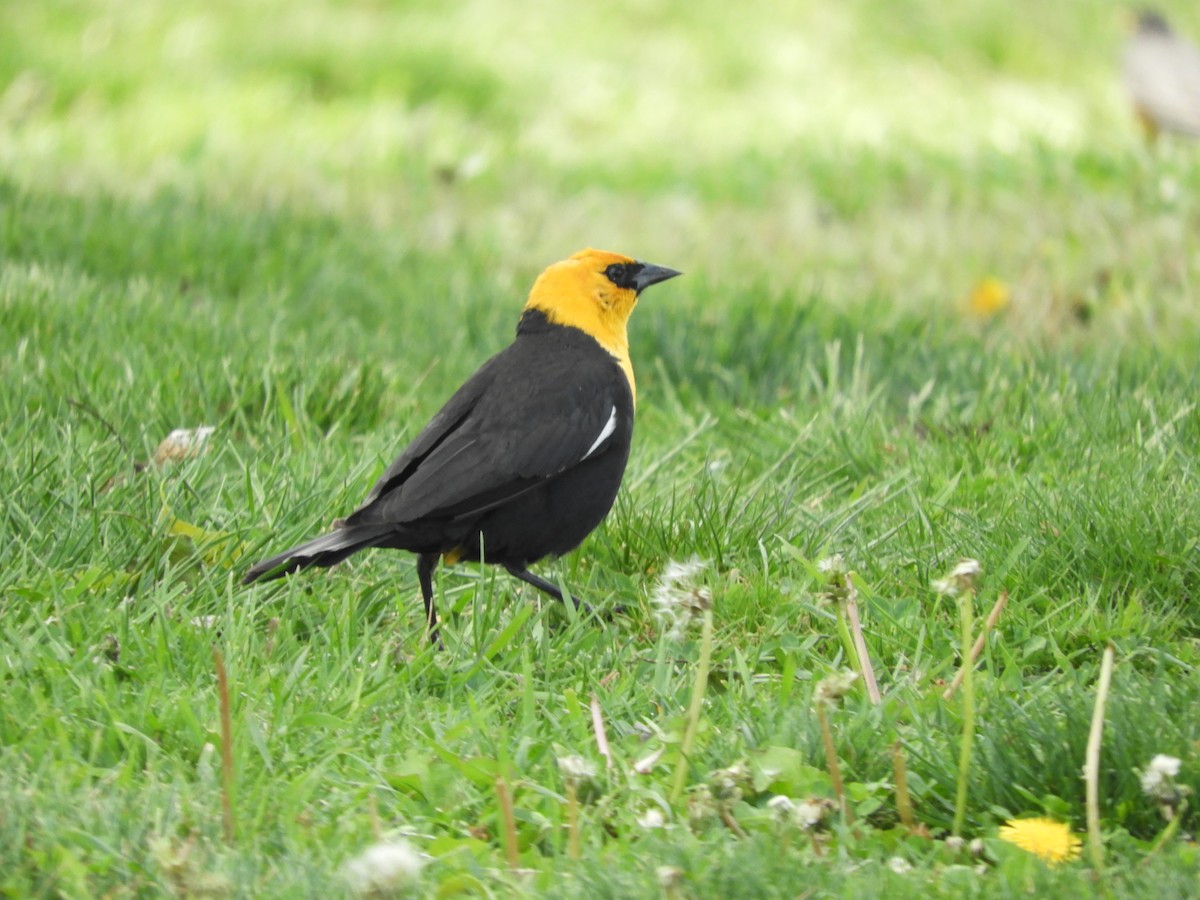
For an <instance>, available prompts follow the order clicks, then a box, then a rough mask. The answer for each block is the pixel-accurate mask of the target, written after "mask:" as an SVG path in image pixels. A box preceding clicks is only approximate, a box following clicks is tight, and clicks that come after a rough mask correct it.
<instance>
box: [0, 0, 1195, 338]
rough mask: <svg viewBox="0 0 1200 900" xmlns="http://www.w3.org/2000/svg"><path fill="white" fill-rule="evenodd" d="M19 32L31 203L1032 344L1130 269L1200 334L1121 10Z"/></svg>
mask: <svg viewBox="0 0 1200 900" xmlns="http://www.w3.org/2000/svg"><path fill="white" fill-rule="evenodd" d="M1174 6H1175V7H1176V8H1168V10H1167V11H1168V12H1169V13H1170V14H1172V16H1173V19H1174V20H1175V21H1176V23H1177V25H1178V26H1179V27H1180V29H1181V31H1183V32H1185V33H1186V32H1188V31H1189V27H1190V26H1192V27H1196V28H1197V29H1198V30H1200V21H1197V20H1198V19H1200V16H1198V15H1197V14H1196V13H1195V12H1194V11H1193V10H1191V9H1190V7H1185V6H1184V5H1183V4H1175V5H1174ZM3 17H4V22H5V27H4V28H3V30H2V31H0V85H3V90H2V96H0V170H2V171H3V173H4V176H5V177H6V178H7V179H9V180H10V182H12V183H14V184H17V185H21V186H23V187H24V188H28V189H32V190H34V191H41V192H48V193H67V194H76V193H79V194H88V193H96V192H109V193H112V194H114V195H116V196H117V197H119V198H130V199H134V200H138V199H142V200H144V199H147V198H150V197H153V196H160V195H162V194H163V193H164V192H167V193H171V194H172V195H176V196H182V197H187V198H194V199H202V200H203V201H204V202H205V203H207V204H211V205H215V206H217V207H219V208H222V209H228V210H230V211H231V212H232V213H233V214H235V215H236V214H237V213H238V212H239V211H242V210H256V211H257V210H262V209H264V208H267V209H271V208H279V207H286V208H287V209H288V210H289V211H290V212H292V213H296V212H311V213H312V214H314V215H316V216H332V217H335V218H337V219H339V220H342V221H349V222H352V223H358V224H361V225H363V226H365V227H367V228H370V229H373V230H376V231H378V233H380V234H383V235H386V240H387V245H388V252H389V253H390V254H392V255H394V256H396V257H400V256H402V255H404V254H412V253H415V254H423V253H434V254H441V253H445V252H453V251H454V249H455V248H456V247H457V248H462V247H463V246H469V247H471V248H472V250H473V252H480V253H486V254H488V256H489V258H490V260H491V263H492V267H493V268H494V270H495V275H496V277H497V278H498V279H499V280H500V283H502V284H505V285H506V286H508V285H511V288H512V289H513V290H521V291H523V290H524V285H525V284H527V283H528V279H529V277H530V276H531V275H532V274H533V273H535V272H536V271H538V270H540V268H541V267H543V266H544V265H545V264H546V263H548V262H550V261H552V260H554V259H558V258H561V257H562V256H565V255H566V254H567V253H569V252H571V251H573V250H575V249H577V248H579V247H582V246H588V245H592V246H599V247H605V248H610V249H617V250H620V251H622V252H627V253H630V254H633V255H636V256H640V257H644V258H647V259H652V260H662V261H664V262H666V263H670V264H671V265H674V266H677V267H679V268H682V269H685V270H688V271H689V272H691V273H693V274H694V275H696V276H698V277H700V278H702V279H705V280H707V281H709V282H712V281H715V282H716V284H717V286H718V288H726V289H729V290H736V289H737V286H738V285H745V284H747V283H748V282H751V281H752V282H754V283H755V284H757V285H758V286H759V287H764V286H765V287H771V286H774V287H775V288H776V289H780V288H781V287H794V286H796V285H797V283H800V284H802V286H803V288H804V289H805V290H808V291H812V290H814V289H815V288H816V287H817V286H818V285H819V292H820V293H821V295H822V297H823V299H824V300H825V301H826V302H830V303H833V304H848V303H854V302H856V301H861V300H862V299H864V298H867V297H871V296H874V297H884V298H886V300H887V301H888V302H889V303H894V304H901V305H904V304H916V305H917V307H918V308H919V309H921V310H925V309H933V310H939V309H946V308H952V307H953V306H954V305H955V304H958V303H960V302H961V300H962V297H963V296H964V294H965V293H966V292H968V291H969V290H970V288H971V286H972V285H973V284H975V283H976V282H977V280H978V279H979V278H981V277H983V276H985V275H987V274H989V273H994V274H997V275H999V276H1000V277H1001V278H1003V279H1004V280H1005V282H1006V283H1008V284H1009V285H1011V286H1012V287H1013V288H1014V304H1015V307H1016V309H1017V310H1018V313H1019V314H1018V315H1015V316H1014V317H1013V319H1014V323H1013V324H1014V326H1016V327H1017V329H1018V330H1033V331H1035V332H1038V333H1041V332H1045V331H1050V332H1054V333H1057V332H1060V331H1061V330H1062V329H1063V327H1064V324H1063V323H1064V322H1069V320H1070V319H1071V317H1072V315H1073V314H1075V313H1077V312H1078V308H1079V307H1080V305H1081V304H1083V305H1089V304H1092V302H1093V301H1094V300H1096V299H1097V298H1096V297H1095V296H1094V295H1096V294H1097V293H1098V292H1101V293H1102V292H1104V291H1107V290H1109V289H1110V288H1111V287H1113V286H1114V285H1115V287H1116V288H1118V289H1119V288H1121V278H1122V274H1123V272H1124V271H1125V270H1126V269H1128V268H1130V267H1132V266H1133V265H1135V263H1136V264H1137V265H1140V266H1141V267H1142V270H1143V272H1142V274H1143V275H1145V274H1146V271H1145V270H1146V269H1147V267H1150V268H1161V269H1162V272H1161V273H1160V274H1161V277H1154V275H1155V273H1154V272H1151V273H1150V274H1151V276H1152V277H1151V278H1150V281H1151V283H1152V284H1153V285H1155V287H1156V294H1159V295H1160V299H1161V300H1162V303H1163V305H1164V306H1165V308H1167V309H1170V310H1171V312H1170V314H1169V318H1170V319H1172V320H1177V319H1179V318H1181V317H1182V318H1186V319H1188V320H1189V321H1190V319H1191V315H1190V311H1189V310H1188V309H1187V308H1186V307H1180V306H1179V305H1178V304H1174V303H1173V302H1172V300H1173V299H1178V297H1177V295H1178V293H1179V284H1178V282H1179V277H1180V270H1181V267H1183V268H1188V267H1190V265H1191V264H1190V263H1188V262H1187V261H1186V259H1185V257H1186V255H1187V251H1186V248H1185V247H1184V246H1183V243H1182V241H1183V238H1184V232H1183V231H1182V230H1181V229H1180V228H1179V227H1178V222H1179V221H1180V215H1181V213H1182V215H1183V218H1184V219H1185V220H1186V219H1187V217H1188V216H1190V215H1192V208H1191V205H1190V204H1191V199H1190V197H1188V196H1181V195H1180V194H1181V192H1180V191H1179V190H1178V184H1179V183H1180V182H1186V180H1187V177H1188V173H1189V172H1190V171H1191V169H1190V163H1189V162H1187V161H1186V159H1185V160H1183V161H1180V160H1179V159H1178V158H1176V157H1178V155H1179V154H1178V152H1177V150H1176V149H1175V148H1174V144H1172V145H1171V147H1170V148H1169V149H1168V151H1167V152H1166V154H1165V155H1166V157H1167V159H1166V162H1164V161H1163V160H1162V159H1158V160H1157V161H1151V162H1147V153H1146V150H1145V146H1144V142H1143V140H1142V137H1141V135H1140V134H1139V132H1138V130H1137V128H1136V125H1135V122H1134V120H1133V116H1132V115H1131V111H1130V109H1129V106H1128V104H1127V102H1126V98H1125V96H1124V94H1123V91H1122V88H1121V85H1120V81H1119V54H1120V47H1121V42H1122V40H1123V39H1124V38H1125V35H1126V33H1127V29H1128V25H1129V12H1128V10H1127V9H1125V8H1124V7H1121V6H1116V5H1113V4H1109V3H1102V2H1084V0H1075V2H1070V3H1059V4H1045V3H1040V2H1021V3H998V2H968V3H959V4H951V5H947V4H944V3H939V2H910V3H900V4H896V3H886V2H869V0H856V2H847V3H811V2H802V3H794V4H787V5H779V4H770V3H757V4H753V3H752V4H742V5H737V6H736V7H735V6H733V5H730V4H725V3H715V2H699V3H679V2H669V0H663V2H650V0H647V2H634V3H620V4H604V5H603V6H594V7H593V6H588V5H580V4H574V3H566V2H538V3H527V4H504V3H482V2H480V3H384V2H372V3H352V4H343V3H322V2H304V3H294V2H268V0H257V2H241V3H225V2H108V3H105V2H37V3H31V2H8V3H6V4H5V5H4V6H3ZM1181 167H1182V168H1181ZM1159 212H1165V213H1167V214H1168V220H1167V221H1165V222H1164V221H1163V220H1162V217H1160V216H1159V215H1158V213H1159ZM1150 242H1153V252H1154V258H1153V259H1150V260H1147V258H1146V253H1147V249H1148V245H1149V244H1150ZM510 279H511V280H510ZM798 280H799V282H798ZM1164 292H1165V293H1164ZM1101 299H1103V298H1101ZM1123 299H1125V298H1123V297H1122V296H1121V295H1120V291H1119V290H1118V295H1117V297H1116V301H1117V302H1114V303H1111V304H1105V303H1101V304H1099V305H1100V306H1101V307H1102V308H1108V309H1109V311H1110V313H1111V314H1112V315H1113V316H1114V318H1115V320H1116V321H1115V325H1116V326H1117V327H1115V328H1114V329H1113V330H1115V331H1117V332H1123V331H1124V330H1126V329H1127V327H1133V328H1134V329H1135V330H1141V331H1144V330H1145V329H1144V328H1143V327H1142V326H1144V325H1146V324H1147V323H1146V321H1145V317H1144V315H1142V314H1141V313H1138V314H1134V315H1130V314H1129V312H1128V310H1122V309H1121V307H1122V303H1121V301H1122V300H1123ZM1135 299H1136V298H1135ZM1092 311H1093V310H1089V314H1090V313H1091V312H1092ZM1152 318H1154V322H1152V323H1150V324H1151V326H1152V327H1151V330H1152V331H1157V332H1159V333H1160V334H1162V333H1166V332H1167V331H1169V329H1161V328H1157V327H1155V326H1158V325H1162V324H1163V323H1162V322H1160V321H1159V315H1158V311H1155V312H1154V313H1153V314H1152Z"/></svg>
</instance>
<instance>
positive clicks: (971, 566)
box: [929, 559, 983, 597]
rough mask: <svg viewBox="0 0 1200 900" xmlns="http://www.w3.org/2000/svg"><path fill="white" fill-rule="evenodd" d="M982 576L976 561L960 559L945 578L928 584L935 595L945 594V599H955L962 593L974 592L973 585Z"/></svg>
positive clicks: (981, 569) (981, 570) (981, 568)
mask: <svg viewBox="0 0 1200 900" xmlns="http://www.w3.org/2000/svg"><path fill="white" fill-rule="evenodd" d="M982 574H983V566H981V565H980V564H979V560H977V559H960V560H959V561H958V562H957V563H956V564H955V566H954V568H953V569H951V570H950V574H948V575H947V576H946V577H945V578H937V579H934V580H933V581H932V582H930V584H929V586H930V587H931V588H933V591H934V593H935V594H945V595H946V596H947V597H957V596H958V595H959V594H961V593H963V592H964V591H973V590H975V583H976V582H977V581H978V580H979V576H980V575H982Z"/></svg>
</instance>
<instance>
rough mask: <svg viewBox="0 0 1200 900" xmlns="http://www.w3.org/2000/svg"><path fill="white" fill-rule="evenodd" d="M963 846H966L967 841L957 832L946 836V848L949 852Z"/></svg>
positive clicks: (959, 849) (956, 850) (958, 850)
mask: <svg viewBox="0 0 1200 900" xmlns="http://www.w3.org/2000/svg"><path fill="white" fill-rule="evenodd" d="M965 846H967V842H966V841H965V840H963V839H962V838H961V837H959V836H958V835H957V834H952V835H950V837H948V838H946V849H947V850H949V851H950V852H951V853H958V852H960V851H961V850H962V848H963V847H965Z"/></svg>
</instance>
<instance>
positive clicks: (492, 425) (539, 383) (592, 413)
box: [244, 251, 678, 640]
mask: <svg viewBox="0 0 1200 900" xmlns="http://www.w3.org/2000/svg"><path fill="white" fill-rule="evenodd" d="M590 252H594V251H590ZM607 256H608V255H606V257H605V258H607ZM615 258H617V259H626V258H623V257H615ZM573 259H574V258H573ZM630 265H631V266H633V271H634V274H635V275H636V274H637V272H638V271H642V270H644V271H645V273H646V274H645V275H644V276H643V280H644V281H645V283H644V284H643V283H640V282H639V283H633V284H629V285H622V284H620V283H618V280H617V279H614V278H613V275H614V274H617V275H619V276H620V278H621V279H628V278H631V277H633V276H630V275H629V266H630ZM604 274H605V277H606V278H607V279H609V281H610V282H611V283H612V284H615V285H616V286H617V288H619V290H620V292H621V293H624V292H629V293H630V294H632V295H633V296H632V298H631V299H630V300H629V304H628V305H629V308H630V309H632V306H633V304H634V303H636V292H637V291H640V290H641V288H642V287H645V286H647V285H648V284H653V283H656V281H661V280H665V279H666V278H669V277H673V276H674V275H676V274H678V273H676V272H674V271H673V270H670V269H663V268H660V267H656V266H645V265H644V264H641V263H636V262H633V261H628V263H627V264H625V263H623V264H622V267H621V268H620V269H616V268H613V267H610V268H609V270H608V271H607V272H606V273H604ZM532 302H533V301H531V303H532ZM627 314H628V312H627V311H626V313H625V315H627ZM552 316H553V309H551V310H550V315H548V314H547V312H546V311H543V310H542V309H539V308H536V307H531V306H527V308H526V310H525V312H524V313H523V315H522V317H521V320H520V323H519V325H518V327H517V335H516V339H515V340H514V341H513V343H512V344H510V345H509V346H508V347H507V348H505V349H504V350H502V351H501V352H500V353H498V354H497V355H496V356H494V357H492V358H491V359H490V360H488V361H487V362H486V363H484V365H483V366H482V367H480V369H479V370H478V371H477V372H476V373H475V374H474V375H472V376H471V378H470V379H468V380H467V382H466V383H465V384H463V386H462V387H461V388H459V389H458V391H457V392H456V393H455V394H454V395H453V396H452V397H451V398H450V400H449V401H448V402H447V403H446V405H445V406H443V407H442V409H441V410H440V411H439V412H438V413H437V414H436V415H435V416H434V417H433V419H432V420H431V421H430V422H429V424H428V425H426V426H425V428H424V429H423V430H422V431H421V432H420V434H418V435H417V437H416V438H415V439H414V440H413V441H412V442H411V443H410V444H409V445H408V447H407V448H406V449H405V450H404V451H403V452H402V453H401V454H400V456H399V457H397V459H396V460H395V461H394V462H393V463H392V464H391V465H390V466H389V467H388V469H387V471H386V472H384V474H383V476H382V477H381V478H380V479H379V480H378V482H376V484H375V486H374V487H373V488H372V489H371V491H370V493H369V494H368V495H367V497H366V499H365V500H364V501H363V503H362V505H360V506H359V507H358V509H356V510H355V511H354V512H353V513H351V514H350V515H349V516H347V517H346V518H345V519H343V520H341V521H340V522H339V523H338V524H337V527H336V528H335V530H334V531H332V532H331V533H329V534H325V535H322V536H321V537H318V538H315V539H313V540H311V541H307V542H305V543H303V544H300V545H299V546H296V547H292V548H291V549H289V550H286V551H284V552H283V553H280V554H277V555H275V556H272V557H270V558H268V559H265V560H263V561H261V562H259V563H257V564H256V565H255V566H253V567H252V568H251V569H250V570H249V571H248V572H247V573H246V576H245V579H244V583H249V582H252V581H256V580H258V579H261V578H276V577H279V576H282V575H286V574H288V573H291V572H294V571H297V570H299V569H305V568H308V567H310V566H331V565H334V564H335V563H338V562H341V561H342V560H344V559H346V558H347V557H348V556H350V555H352V554H354V553H356V552H358V551H359V550H362V549H365V548H368V547H386V548H393V549H401V550H408V551H411V552H413V553H416V554H418V564H417V571H418V576H419V580H420V583H421V593H422V597H423V599H424V601H425V610H426V618H427V621H428V624H429V628H430V632H431V637H432V638H433V639H435V640H436V639H437V613H436V609H435V606H434V602H433V586H432V573H433V570H434V568H435V566H436V564H437V561H438V559H439V558H440V557H442V556H445V557H446V558H447V559H449V560H450V561H456V560H458V559H464V560H471V561H484V562H487V563H491V564H498V565H502V566H504V567H505V568H506V569H507V570H508V571H509V572H511V573H512V574H513V575H515V576H516V577H518V578H520V579H522V580H524V581H526V582H528V583H529V584H532V585H534V586H535V587H538V588H539V589H541V590H543V591H545V592H547V593H549V594H551V595H552V596H554V597H556V598H558V599H560V600H561V599H563V598H562V593H561V592H560V591H559V589H558V588H557V587H555V586H554V585H553V584H551V583H550V582H548V581H546V580H545V579H542V578H540V577H538V576H537V575H534V574H533V573H531V572H529V571H528V566H529V565H530V564H532V563H534V562H536V561H538V560H540V559H542V558H544V557H546V556H559V555H562V554H564V553H566V552H568V551H570V550H572V549H574V548H575V547H577V546H578V545H579V544H580V543H581V542H582V541H583V539H584V538H585V537H587V535H588V534H589V533H590V532H591V531H592V530H593V529H594V528H595V527H596V526H597V525H599V524H600V522H601V521H602V520H603V519H604V517H605V516H606V515H607V514H608V512H609V510H610V509H611V508H612V505H613V502H614V500H615V499H616V495H617V491H618V489H619V487H620V485H621V479H622V476H623V474H624V472H625V465H626V462H627V460H628V458H629V447H630V441H631V439H632V436H633V418H634V396H633V389H632V385H631V384H630V381H629V378H628V377H627V376H626V374H625V371H624V370H623V368H622V366H621V363H620V361H619V360H618V358H617V357H616V356H614V355H613V353H611V352H610V351H609V350H607V349H605V348H604V347H603V346H601V344H600V343H599V341H598V340H597V338H595V337H593V336H592V335H591V334H589V333H588V332H587V331H585V330H583V329H582V328H577V327H573V326H571V325H564V324H559V323H556V322H554V321H552V318H551V317H552ZM621 327H622V333H623V328H624V321H623V320H622V322H621ZM571 599H572V600H574V598H571ZM575 602H578V601H575Z"/></svg>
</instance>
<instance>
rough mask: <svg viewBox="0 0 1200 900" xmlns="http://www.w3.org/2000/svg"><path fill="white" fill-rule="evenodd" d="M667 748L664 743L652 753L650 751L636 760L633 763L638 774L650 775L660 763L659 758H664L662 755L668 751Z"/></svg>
mask: <svg viewBox="0 0 1200 900" xmlns="http://www.w3.org/2000/svg"><path fill="white" fill-rule="evenodd" d="M666 749H667V748H666V746H665V745H664V746H662V747H659V748H658V749H657V750H655V751H653V752H652V753H648V754H647V755H645V756H643V757H642V758H641V759H639V760H636V761H635V762H634V764H633V771H634V772H636V773H637V774H638V775H649V774H650V773H651V772H652V771H654V766H655V765H656V764H657V763H658V761H659V759H660V758H662V755H663V753H664V752H666Z"/></svg>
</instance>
